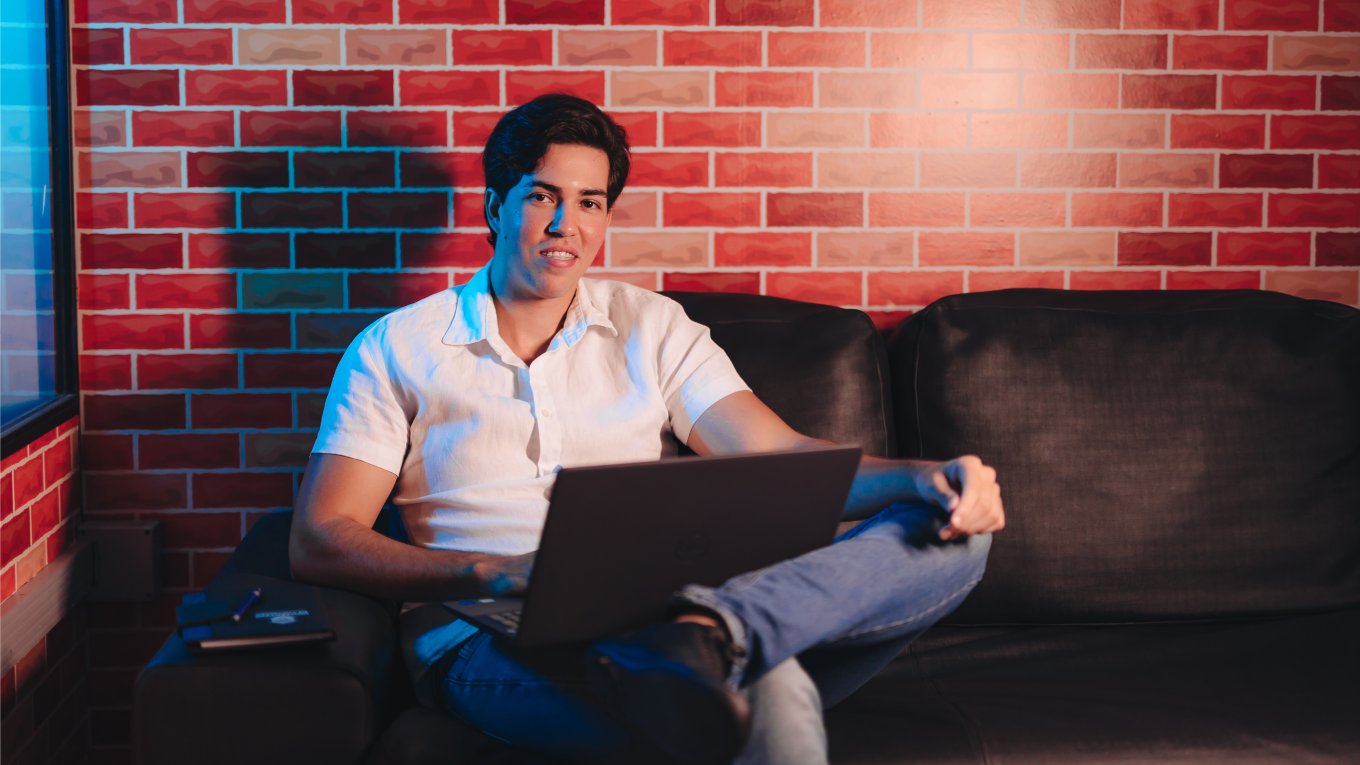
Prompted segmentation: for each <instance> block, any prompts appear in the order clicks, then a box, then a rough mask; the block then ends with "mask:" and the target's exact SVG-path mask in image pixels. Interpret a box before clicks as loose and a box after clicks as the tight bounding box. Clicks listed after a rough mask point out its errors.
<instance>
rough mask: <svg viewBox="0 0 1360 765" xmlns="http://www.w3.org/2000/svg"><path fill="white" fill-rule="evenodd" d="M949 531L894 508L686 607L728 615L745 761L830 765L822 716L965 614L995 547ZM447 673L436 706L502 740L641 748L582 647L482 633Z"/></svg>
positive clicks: (543, 747) (703, 590)
mask: <svg viewBox="0 0 1360 765" xmlns="http://www.w3.org/2000/svg"><path fill="white" fill-rule="evenodd" d="M939 528H940V512H939V511H938V510H937V509H934V508H931V507H927V506H924V505H909V504H900V505H893V506H892V507H889V508H887V509H886V510H883V511H881V512H879V513H878V514H877V515H874V516H873V517H872V518H870V519H868V520H866V521H864V522H863V523H861V524H859V525H857V526H855V527H854V528H853V529H851V530H850V531H848V532H846V533H845V534H843V535H842V536H841V537H840V538H838V539H837V540H836V542H835V543H834V544H832V545H829V546H827V547H823V548H821V549H818V550H814V551H812V552H810V553H807V554H805V555H802V556H799V557H797V558H793V559H791V560H787V561H783V562H781V563H777V564H775V565H773V566H769V567H768V568H763V569H760V570H758V571H753V572H751V573H748V574H743V575H741V576H737V577H733V578H732V579H730V580H728V581H727V582H725V583H724V584H722V585H721V586H719V587H716V588H710V587H699V586H695V585H692V586H689V587H687V588H685V589H684V590H683V591H682V592H681V593H680V594H679V595H678V598H679V599H680V600H682V601H686V602H688V603H690V604H693V605H697V606H701V607H703V608H706V609H710V610H712V611H714V612H716V613H717V614H719V615H720V616H721V617H722V619H723V620H724V622H725V623H726V625H727V627H728V629H729V631H730V632H731V633H732V636H733V642H734V644H735V647H736V649H737V653H738V657H737V659H736V661H735V662H734V666H733V668H732V675H731V677H730V678H729V681H730V682H731V683H732V685H733V687H735V688H737V689H738V690H739V691H741V692H743V693H746V694H747V695H748V697H749V698H750V699H751V702H752V710H753V732H752V738H751V742H750V744H748V746H747V751H746V752H745V753H743V755H742V757H741V758H739V762H742V763H752V764H754V763H762V762H780V763H788V764H789V765H792V764H793V763H802V762H808V763H814V762H825V761H826V752H825V749H826V743H825V734H824V732H823V728H822V720H821V710H822V708H823V707H828V706H831V705H833V704H835V703H837V702H839V701H841V700H842V699H844V698H845V697H847V696H849V695H850V694H851V693H852V692H854V691H855V690H856V689H857V688H859V687H860V686H861V685H863V684H864V683H865V682H867V681H868V680H869V679H870V678H871V677H873V676H874V675H875V674H876V673H877V672H878V671H879V670H880V669H882V668H883V667H884V666H885V665H887V663H888V662H889V661H891V660H892V659H893V657H895V656H896V655H897V654H898V653H899V652H900V651H901V650H902V649H903V648H904V647H906V645H907V643H909V642H911V641H912V640H914V639H915V638H916V637H917V636H919V635H920V634H921V633H922V632H924V631H925V630H926V629H927V628H928V627H930V626H931V625H932V624H934V623H935V622H937V621H939V620H940V619H941V618H943V617H944V616H945V615H946V614H948V613H949V612H950V611H952V610H953V609H954V608H956V607H957V606H958V605H959V603H961V602H962V601H963V599H964V598H965V597H966V596H967V595H968V593H969V592H970V591H971V590H972V588H973V587H974V585H976V584H977V582H978V580H979V579H981V578H982V572H983V569H984V567H985V565H986V560H987V551H988V549H989V548H990V545H991V539H990V537H989V536H986V535H982V536H975V537H970V538H968V539H965V540H960V541H955V542H946V543H941V542H938V541H937V540H936V539H935V535H936V533H937V532H938V530H939ZM408 639H409V638H408ZM437 670H438V671H433V672H431V673H430V675H432V677H430V678H428V681H429V682H431V683H433V685H432V686H431V687H430V688H429V690H430V691H431V694H430V695H432V696H434V697H435V698H436V699H437V702H438V703H439V704H440V705H442V706H443V707H444V708H445V709H446V710H447V711H449V712H452V713H453V714H454V715H456V716H458V717H460V718H462V719H463V720H464V721H466V722H468V723H470V724H472V725H474V726H476V727H477V728H479V729H481V730H482V731H483V732H485V733H487V734H488V735H490V736H492V737H494V738H498V739H501V740H503V741H506V742H508V743H511V744H514V745H516V746H520V747H524V748H527V749H534V750H538V751H543V752H548V753H552V754H556V755H558V756H567V757H577V758H582V759H586V760H593V759H602V758H605V757H607V756H608V755H610V754H611V753H617V752H620V751H623V750H626V749H628V748H629V747H630V746H633V745H634V744H633V742H631V741H630V740H629V736H628V734H627V732H626V731H625V730H624V729H623V728H622V727H621V726H620V724H619V723H617V722H616V721H615V720H614V718H613V717H611V716H610V714H609V713H608V711H607V710H605V709H604V708H602V707H601V705H600V704H599V702H597V701H596V699H595V698H594V696H593V694H592V692H591V690H590V688H589V687H588V685H587V683H586V681H585V677H584V673H583V660H582V657H581V653H580V649H579V648H571V649H536V650H518V649H515V648H513V647H511V646H507V645H505V644H504V643H502V642H500V641H495V640H493V639H492V638H491V636H490V635H489V634H487V633H480V634H478V635H476V636H474V637H473V638H471V639H469V640H468V641H467V642H465V643H463V644H462V645H461V646H460V647H459V648H458V649H456V653H455V654H454V655H452V656H451V657H446V658H445V660H444V661H442V662H440V663H439V664H438V666H437ZM790 747H792V748H793V749H795V750H796V751H787V750H789V749H790ZM815 750H820V751H815Z"/></svg>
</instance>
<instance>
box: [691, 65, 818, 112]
mask: <svg viewBox="0 0 1360 765" xmlns="http://www.w3.org/2000/svg"><path fill="white" fill-rule="evenodd" d="M714 93H715V95H714V101H715V102H716V104H717V105H718V106H742V107H750V106H812V73H811V72H718V73H717V74H716V75H715V85H714Z"/></svg>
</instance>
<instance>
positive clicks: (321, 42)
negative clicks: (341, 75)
mask: <svg viewBox="0 0 1360 765" xmlns="http://www.w3.org/2000/svg"><path fill="white" fill-rule="evenodd" d="M237 40H238V49H239V51H240V62H239V63H242V64H264V65H273V66H283V65H287V64H294V65H299V66H338V65H339V64H340V51H341V48H340V30H339V29H316V28H291V29H269V28H265V29H258V28H256V29H252V28H249V27H245V28H240V29H239V30H238V31H237Z"/></svg>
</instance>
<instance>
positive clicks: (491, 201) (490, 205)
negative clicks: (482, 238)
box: [482, 189, 501, 236]
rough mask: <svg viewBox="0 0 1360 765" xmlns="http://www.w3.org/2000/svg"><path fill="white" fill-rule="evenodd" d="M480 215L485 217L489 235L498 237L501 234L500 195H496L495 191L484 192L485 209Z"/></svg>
mask: <svg viewBox="0 0 1360 765" xmlns="http://www.w3.org/2000/svg"><path fill="white" fill-rule="evenodd" d="M482 214H483V215H485V216H486V225H488V226H490V227H491V233H493V234H496V235H498V236H499V235H500V233H501V230H500V228H499V226H500V218H501V198H500V195H499V194H497V193H496V190H495V189H487V190H486V207H485V209H484V210H483V211H482Z"/></svg>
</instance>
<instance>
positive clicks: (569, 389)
mask: <svg viewBox="0 0 1360 765" xmlns="http://www.w3.org/2000/svg"><path fill="white" fill-rule="evenodd" d="M741 390H749V388H748V387H747V386H746V384H745V383H744V382H743V381H742V380H741V377H740V376H739V375H738V374H737V372H736V370H735V369H734V368H733V366H732V362H731V361H730V360H729V359H728V358H727V354H726V353H724V352H723V351H722V349H721V348H719V347H718V346H717V344H716V343H714V342H713V340H712V339H711V338H710V337H709V333H708V328H707V327H704V326H703V325H701V324H698V323H696V322H694V321H691V320H690V319H689V317H687V316H686V315H685V312H684V310H683V309H682V308H681V307H680V305H679V304H678V303H676V302H675V301H673V300H671V299H669V298H666V297H664V296H661V295H658V294H656V293H653V292H649V291H647V290H644V289H640V288H638V287H633V286H631V285H627V284H623V283H621V282H614V281H607V280H595V279H582V280H581V281H580V283H579V284H578V286H577V289H576V296H575V299H574V300H573V301H572V304H571V307H570V308H568V309H567V314H566V318H565V321H564V323H563V326H562V329H561V330H559V331H558V333H557V334H556V335H555V336H554V337H553V339H552V342H551V344H550V345H549V346H548V350H547V352H545V353H543V354H542V355H541V356H539V357H538V358H536V359H534V361H533V363H532V364H529V365H527V366H526V365H525V363H524V362H523V361H522V360H521V359H520V358H519V357H518V356H516V355H515V354H514V353H513V352H512V351H511V350H510V348H509V346H507V345H506V343H505V341H504V340H502V339H501V336H500V332H499V329H498V326H497V322H496V311H495V307H494V305H493V303H492V298H491V294H490V282H489V279H488V276H487V270H486V269H485V268H483V269H482V270H481V271H478V272H477V274H476V275H474V276H473V277H472V279H471V281H469V282H468V283H466V284H463V285H460V286H458V287H454V288H452V289H449V290H446V291H444V292H441V293H439V294H436V295H432V296H430V297H428V298H426V299H424V300H421V301H420V302H418V303H415V304H412V305H409V306H407V307H405V308H402V309H400V310H397V311H395V312H393V313H391V314H388V315H387V316H384V317H383V318H381V319H379V320H378V321H377V322H375V323H374V324H372V325H371V326H369V327H368V328H367V329H365V330H364V331H363V332H361V333H360V334H359V336H358V337H356V338H355V339H354V341H353V342H352V343H351V344H350V346H349V348H348V350H346V351H345V354H344V356H343V358H341V360H340V364H339V367H338V368H337V369H336V372H335V379H334V381H333V382H332V383H331V389H330V394H329V395H328V396H327V398H326V408H325V411H324V413H323V414H322V417H321V430H320V433H318V434H317V440H316V445H315V446H314V447H313V448H312V451H313V452H324V453H327V454H339V455H343V456H346V457H352V458H354V459H359V460H363V461H364V462H367V463H370V464H372V465H376V466H377V467H380V468H382V469H384V470H387V471H389V472H391V473H394V474H396V475H397V483H396V490H395V493H394V495H393V498H392V501H393V503H394V504H396V505H397V506H399V507H400V509H401V512H402V518H403V520H404V521H405V524H406V527H407V532H408V533H409V534H410V536H411V541H412V542H414V543H415V544H418V545H423V546H425V547H432V548H441V549H451V550H467V551H473V552H486V553H495V554H501V555H516V554H520V553H526V552H531V551H533V550H535V549H537V547H538V540H539V536H540V535H541V533H542V530H543V519H544V516H545V515H546V513H547V507H548V501H547V496H548V492H549V490H550V489H551V487H552V482H553V479H554V477H555V476H556V472H557V471H558V470H559V469H561V468H563V467H571V466H578V465H590V464H607V463H613V462H637V461H643V460H654V459H659V458H660V457H663V456H669V455H673V454H674V453H675V451H676V447H675V442H674V440H673V439H672V438H671V437H670V436H671V434H674V435H675V436H676V437H677V438H679V439H680V440H681V441H685V440H687V439H688V438H689V432H690V428H691V427H693V425H694V422H695V421H696V420H697V419H698V418H699V417H700V415H702V414H703V413H704V411H705V410H706V409H708V407H709V406H711V405H712V404H714V403H715V402H717V401H718V400H720V399H722V398H723V397H725V396H727V395H729V394H731V393H735V392H737V391H741Z"/></svg>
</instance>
